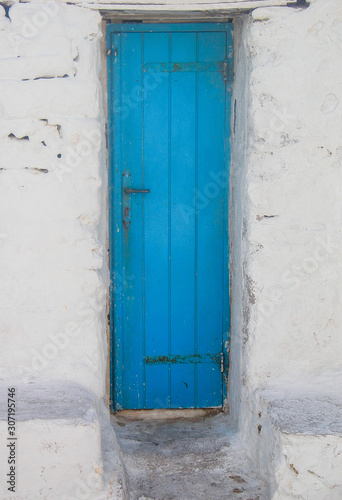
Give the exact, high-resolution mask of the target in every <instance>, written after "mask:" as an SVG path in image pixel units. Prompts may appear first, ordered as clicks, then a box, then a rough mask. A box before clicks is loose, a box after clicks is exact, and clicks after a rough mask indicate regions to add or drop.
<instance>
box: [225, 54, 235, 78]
mask: <svg viewBox="0 0 342 500" xmlns="http://www.w3.org/2000/svg"><path fill="white" fill-rule="evenodd" d="M233 78H234V72H233V64H232V59H226V60H225V61H224V62H223V80H224V81H225V82H232V81H233Z"/></svg>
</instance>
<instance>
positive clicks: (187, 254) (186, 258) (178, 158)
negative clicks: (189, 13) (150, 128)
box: [170, 33, 197, 408]
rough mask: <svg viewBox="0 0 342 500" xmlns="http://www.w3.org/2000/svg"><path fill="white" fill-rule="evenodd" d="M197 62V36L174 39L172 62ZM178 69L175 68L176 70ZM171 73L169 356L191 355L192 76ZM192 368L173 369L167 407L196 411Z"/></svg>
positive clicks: (183, 35)
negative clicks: (168, 405) (194, 408)
mask: <svg viewBox="0 0 342 500" xmlns="http://www.w3.org/2000/svg"><path fill="white" fill-rule="evenodd" d="M194 60H196V34H195V33H173V34H172V58H171V62H174V63H178V62H183V61H184V62H189V61H194ZM176 68H177V66H176ZM176 68H175V71H173V72H171V83H172V90H171V92H172V98H171V178H170V182H171V186H170V187H171V189H170V191H171V227H170V231H171V233H170V235H171V255H170V257H171V259H170V260H171V283H170V286H171V294H170V300H171V304H170V310H171V352H170V354H173V355H189V354H190V355H191V354H193V353H194V352H195V324H194V310H195V293H194V292H195V289H194V281H195V261H194V255H195V217H194V216H192V215H191V213H189V212H193V211H194V198H195V183H196V116H197V109H196V73H195V72H180V71H177V69H176ZM194 374H195V366H194V364H190V363H185V364H179V365H176V364H172V365H171V406H172V408H180V407H183V408H186V407H192V406H194V392H195V376H194Z"/></svg>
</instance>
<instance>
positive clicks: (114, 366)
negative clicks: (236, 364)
mask: <svg viewBox="0 0 342 500" xmlns="http://www.w3.org/2000/svg"><path fill="white" fill-rule="evenodd" d="M182 31H183V32H191V31H192V32H202V31H225V32H226V33H227V47H226V49H227V51H229V52H228V53H227V54H226V59H227V60H228V61H229V68H228V81H227V84H226V100H225V107H226V109H225V162H224V171H225V172H226V173H227V177H226V178H227V180H228V182H226V183H225V187H224V189H225V193H224V200H225V207H224V213H225V221H224V223H225V228H226V230H225V234H224V241H223V244H224V249H225V250H224V259H225V272H224V274H223V277H222V286H223V311H224V318H223V338H222V348H223V365H224V372H223V383H222V408H224V407H225V402H226V399H227V390H228V376H229V363H230V274H229V273H230V269H229V264H230V259H229V254H230V252H229V241H230V239H229V218H230V215H229V214H230V212H229V207H230V164H231V133H230V132H231V96H232V85H233V67H234V57H233V22H231V21H229V22H222V23H206V22H205V23H172V24H171V23H160V24H143V23H139V24H137V23H132V24H130V23H124V24H117V23H114V24H108V25H107V34H106V42H107V82H108V191H109V193H108V201H109V210H108V212H109V268H110V290H109V320H110V346H109V349H110V409H111V410H112V411H114V412H117V411H119V410H122V409H123V403H122V393H120V392H119V390H118V388H119V387H121V384H122V370H121V367H122V360H123V343H122V314H121V311H122V306H123V286H124V276H123V275H122V256H121V248H122V247H121V234H122V232H121V230H120V226H121V207H122V196H121V193H122V176H121V171H120V169H119V164H120V151H119V150H118V151H115V148H114V137H115V136H116V137H119V136H120V123H119V120H116V119H115V117H114V110H115V108H116V104H117V103H116V102H115V101H116V100H117V99H118V96H119V95H120V79H118V78H115V74H114V73H115V71H114V64H113V60H114V57H116V59H117V60H119V59H120V57H121V53H119V54H114V46H115V40H116V39H117V38H118V35H119V34H120V33H132V32H182ZM120 52H121V51H120ZM119 315H120V316H119Z"/></svg>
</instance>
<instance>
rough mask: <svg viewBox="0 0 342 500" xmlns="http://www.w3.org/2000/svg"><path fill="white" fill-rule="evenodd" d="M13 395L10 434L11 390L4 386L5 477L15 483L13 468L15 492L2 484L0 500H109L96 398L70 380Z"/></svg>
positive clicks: (0, 400) (1, 438) (0, 407)
mask: <svg viewBox="0 0 342 500" xmlns="http://www.w3.org/2000/svg"><path fill="white" fill-rule="evenodd" d="M13 395H14V397H13V399H14V400H15V412H14V413H11V415H12V416H14V417H15V433H14V435H13V434H12V435H9V427H8V410H7V408H8V387H0V449H1V450H2V451H1V453H0V456H1V461H0V476H1V477H2V478H6V477H7V478H9V479H10V476H7V475H8V474H9V472H10V467H11V466H12V467H14V469H12V479H13V481H12V483H13V486H14V489H12V490H9V489H8V488H9V487H11V483H8V482H7V481H5V480H2V481H1V482H0V498H1V499H4V500H5V499H11V500H37V499H40V498H41V499H47V500H75V499H80V498H99V499H101V498H106V496H104V481H103V460H102V445H101V424H100V417H99V409H98V405H97V401H96V399H95V397H94V396H93V395H92V394H91V393H90V392H88V391H86V390H85V389H83V388H82V387H80V386H78V385H76V384H71V383H67V382H56V383H47V384H46V385H36V384H26V385H22V386H17V387H15V391H14V393H13ZM11 427H12V426H11ZM11 432H13V431H11ZM9 443H12V448H11V447H10V445H9ZM6 451H7V452H6ZM11 452H13V453H12V454H11ZM10 454H11V456H12V458H14V462H12V463H11V464H9V463H8V457H9V455H10ZM87 495H88V496H87Z"/></svg>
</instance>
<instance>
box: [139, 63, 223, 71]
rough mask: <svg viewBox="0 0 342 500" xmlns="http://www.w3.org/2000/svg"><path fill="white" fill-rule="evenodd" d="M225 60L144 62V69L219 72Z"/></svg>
mask: <svg viewBox="0 0 342 500" xmlns="http://www.w3.org/2000/svg"><path fill="white" fill-rule="evenodd" d="M224 65H225V61H222V62H204V63H201V62H191V63H187V62H174V63H146V64H144V71H146V72H150V73H160V72H161V73H167V72H189V71H192V72H197V71H208V72H219V71H223V70H224V67H225V66H224Z"/></svg>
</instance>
